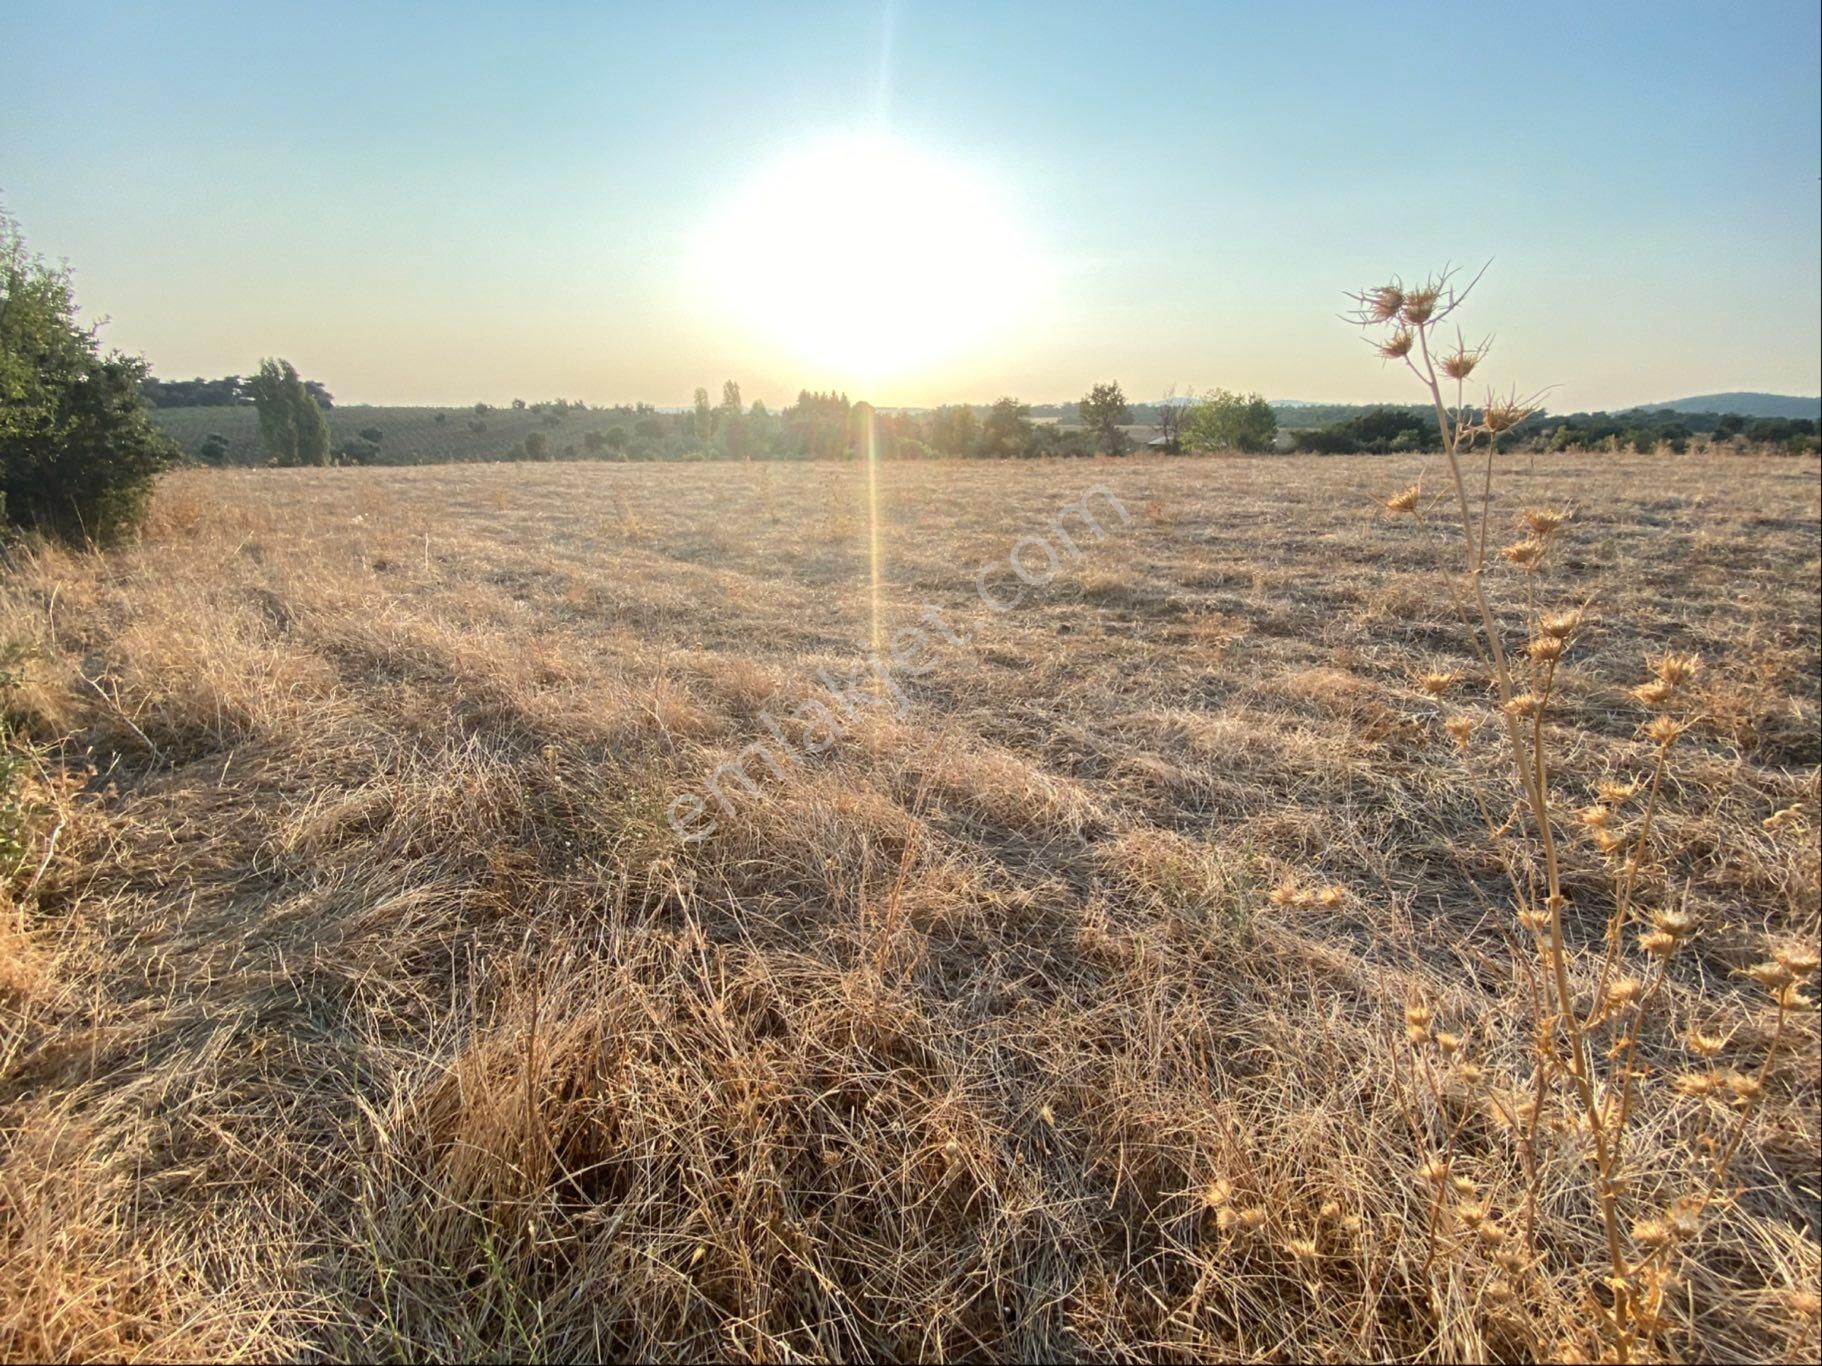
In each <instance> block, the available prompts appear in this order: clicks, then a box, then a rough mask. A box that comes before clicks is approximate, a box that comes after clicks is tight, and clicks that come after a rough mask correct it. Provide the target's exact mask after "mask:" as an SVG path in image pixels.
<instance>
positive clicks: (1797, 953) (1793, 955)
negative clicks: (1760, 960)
mask: <svg viewBox="0 0 1822 1366" xmlns="http://www.w3.org/2000/svg"><path fill="white" fill-rule="evenodd" d="M1771 956H1772V959H1773V960H1774V961H1775V962H1778V963H1780V964H1782V965H1783V966H1784V967H1786V968H1789V969H1790V971H1791V972H1793V973H1794V974H1796V975H1797V976H1798V977H1807V976H1809V975H1810V974H1811V973H1812V972H1814V971H1815V970H1816V969H1817V968H1819V967H1822V955H1818V954H1817V953H1816V951H1815V950H1814V949H1812V948H1809V947H1807V946H1805V945H1796V944H1785V945H1782V946H1780V947H1778V948H1775V949H1773V950H1772V951H1771Z"/></svg>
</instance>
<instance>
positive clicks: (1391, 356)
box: [1378, 327, 1417, 360]
mask: <svg viewBox="0 0 1822 1366" xmlns="http://www.w3.org/2000/svg"><path fill="white" fill-rule="evenodd" d="M1416 341H1417V338H1416V336H1415V335H1414V334H1413V333H1412V331H1411V329H1410V328H1408V327H1401V328H1399V329H1398V330H1397V331H1396V332H1394V333H1392V335H1391V336H1389V337H1387V338H1386V339H1385V340H1384V341H1382V342H1380V343H1379V346H1378V351H1379V354H1380V355H1382V356H1384V357H1385V358H1386V359H1387V360H1403V359H1404V358H1405V357H1406V356H1408V355H1410V354H1411V347H1412V346H1413V345H1414V344H1415V343H1416Z"/></svg>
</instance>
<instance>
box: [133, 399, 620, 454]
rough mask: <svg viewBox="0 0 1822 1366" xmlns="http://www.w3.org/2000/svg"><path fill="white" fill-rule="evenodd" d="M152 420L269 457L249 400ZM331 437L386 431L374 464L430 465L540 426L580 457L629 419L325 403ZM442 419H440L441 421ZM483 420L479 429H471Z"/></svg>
mask: <svg viewBox="0 0 1822 1366" xmlns="http://www.w3.org/2000/svg"><path fill="white" fill-rule="evenodd" d="M151 415H152V419H153V421H155V422H156V423H157V424H158V426H159V427H160V428H161V429H162V430H163V431H164V433H165V434H166V435H167V436H169V437H170V438H171V439H172V440H173V441H175V442H176V443H177V445H178V447H179V449H181V450H182V451H184V452H185V453H186V454H188V455H195V454H196V451H197V447H198V446H200V445H201V444H202V442H203V441H204V439H206V438H207V437H209V436H211V435H219V436H221V437H223V438H224V439H225V440H226V442H227V457H226V463H228V464H230V465H264V464H266V463H268V461H267V456H266V452H265V449H264V447H263V446H262V445H261V443H260V437H259V414H258V412H257V411H256V410H255V409H254V408H253V406H252V405H251V404H245V405H240V406H235V407H211V408H154V409H152V410H151ZM324 416H325V417H327V418H328V419H329V439H330V443H331V444H332V445H333V446H340V445H341V444H342V443H343V442H345V441H352V440H354V439H355V438H356V437H358V436H359V435H360V434H361V432H362V431H364V430H366V429H368V428H374V427H377V428H378V429H379V430H380V432H381V434H382V435H381V438H380V441H379V443H378V444H379V448H380V449H379V455H378V457H377V461H376V463H379V464H387V465H420V464H423V465H428V464H438V463H443V462H447V461H469V460H474V461H488V460H501V459H504V458H505V457H506V453H507V451H509V450H510V449H511V448H512V447H513V446H514V445H516V444H519V443H522V442H523V441H524V440H525V438H526V437H527V436H529V435H530V434H531V433H532V432H542V433H543V434H544V436H545V438H546V439H547V440H548V441H549V443H550V448H551V451H552V453H553V454H554V455H556V456H559V457H560V456H564V455H565V454H567V455H569V456H579V455H582V454H583V453H584V452H585V451H586V449H587V448H586V445H585V442H586V439H587V437H588V434H589V433H590V432H600V433H603V434H605V433H606V432H607V431H608V430H609V429H611V428H613V427H621V428H626V427H629V426H630V425H631V424H630V422H629V419H628V418H627V415H626V414H625V413H624V412H617V411H615V410H614V409H611V408H576V407H572V408H570V409H569V410H568V411H567V412H565V413H564V414H563V415H562V416H561V417H559V418H558V419H557V420H556V421H554V422H547V421H546V420H545V418H544V415H543V414H542V413H535V412H532V411H530V410H529V409H520V410H514V409H512V408H495V409H491V410H490V411H488V412H487V413H485V414H477V413H476V412H475V411H474V410H473V409H472V408H412V407H375V406H368V405H365V404H349V405H345V406H338V407H334V408H330V409H328V410H327V411H326V412H325V414H324ZM439 418H440V419H441V420H440V421H439ZM476 422H478V423H480V424H481V428H482V430H480V431H472V430H470V424H472V423H476Z"/></svg>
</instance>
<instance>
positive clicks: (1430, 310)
mask: <svg viewBox="0 0 1822 1366" xmlns="http://www.w3.org/2000/svg"><path fill="white" fill-rule="evenodd" d="M1441 298H1442V286H1441V285H1440V284H1439V283H1437V282H1436V281H1434V280H1431V281H1428V282H1427V283H1425V284H1424V285H1423V286H1421V287H1420V288H1418V289H1412V290H1407V291H1405V296H1404V305H1403V307H1402V308H1400V309H1399V310H1398V316H1399V317H1401V318H1403V319H1404V320H1405V321H1406V322H1407V323H1409V324H1410V325H1411V326H1413V327H1422V326H1423V325H1424V324H1425V323H1427V322H1429V321H1430V319H1431V318H1433V317H1435V316H1436V305H1437V303H1438V301H1439V300H1441Z"/></svg>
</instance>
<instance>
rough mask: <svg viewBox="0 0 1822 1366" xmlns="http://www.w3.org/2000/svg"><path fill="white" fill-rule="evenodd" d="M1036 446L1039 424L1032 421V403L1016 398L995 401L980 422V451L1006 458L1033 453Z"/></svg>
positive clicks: (991, 456) (994, 456) (990, 455)
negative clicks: (1037, 426)
mask: <svg viewBox="0 0 1822 1366" xmlns="http://www.w3.org/2000/svg"><path fill="white" fill-rule="evenodd" d="M1036 446H1037V428H1036V426H1035V425H1034V424H1033V423H1032V421H1031V405H1030V404H1029V403H1021V402H1019V401H1018V400H1017V399H1016V398H1002V399H999V400H998V401H997V402H995V403H994V405H993V408H992V409H991V410H990V411H989V412H988V414H987V420H986V421H985V422H984V423H982V424H981V437H980V447H981V454H983V455H985V456H988V457H989V458H991V459H995V460H1007V459H1013V458H1016V457H1020V456H1027V455H1030V454H1032V452H1033V451H1034V450H1035V449H1036Z"/></svg>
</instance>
